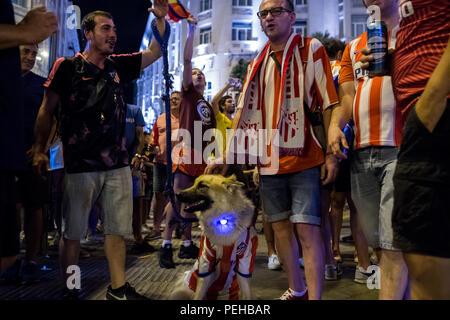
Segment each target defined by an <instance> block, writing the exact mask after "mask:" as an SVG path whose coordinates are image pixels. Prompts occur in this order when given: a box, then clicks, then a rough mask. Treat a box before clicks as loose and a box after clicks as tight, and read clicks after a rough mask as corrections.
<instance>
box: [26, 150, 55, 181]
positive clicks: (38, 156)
mask: <svg viewBox="0 0 450 320" xmlns="http://www.w3.org/2000/svg"><path fill="white" fill-rule="evenodd" d="M30 155H32V159H33V160H32V162H31V165H32V166H33V170H34V171H35V172H36V173H37V174H38V175H39V176H40V177H43V178H44V177H45V172H43V170H42V168H44V167H45V170H46V171H49V170H50V161H49V160H48V157H47V155H46V154H45V153H43V152H40V151H31V153H30Z"/></svg>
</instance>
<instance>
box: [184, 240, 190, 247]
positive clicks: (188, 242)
mask: <svg viewBox="0 0 450 320" xmlns="http://www.w3.org/2000/svg"><path fill="white" fill-rule="evenodd" d="M190 245H191V240H184V241H183V246H185V247H189V246H190Z"/></svg>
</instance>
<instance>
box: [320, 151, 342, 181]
mask: <svg viewBox="0 0 450 320" xmlns="http://www.w3.org/2000/svg"><path fill="white" fill-rule="evenodd" d="M338 168H339V166H338V160H337V159H336V157H335V156H334V155H332V154H329V155H327V156H326V157H325V163H324V164H323V165H322V166H321V168H320V169H321V170H320V171H321V172H320V180H322V185H326V184H329V183H332V182H334V180H336V176H337V173H338Z"/></svg>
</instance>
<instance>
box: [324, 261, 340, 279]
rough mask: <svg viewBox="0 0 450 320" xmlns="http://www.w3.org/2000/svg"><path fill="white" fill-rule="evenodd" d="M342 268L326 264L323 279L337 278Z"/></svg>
mask: <svg viewBox="0 0 450 320" xmlns="http://www.w3.org/2000/svg"><path fill="white" fill-rule="evenodd" d="M342 273H343V271H342V269H341V268H340V267H339V265H337V266H334V265H332V264H326V265H325V280H327V281H333V280H337V279H339V277H340V276H342Z"/></svg>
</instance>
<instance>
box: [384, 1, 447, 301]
mask: <svg viewBox="0 0 450 320" xmlns="http://www.w3.org/2000/svg"><path fill="white" fill-rule="evenodd" d="M399 12H400V14H401V21H400V28H399V30H398V33H397V45H396V49H395V52H394V55H393V58H394V59H393V64H392V83H393V86H394V93H395V99H396V101H397V104H398V106H399V108H400V109H401V111H402V112H403V113H404V114H407V113H409V116H408V121H407V122H406V125H405V129H404V131H403V139H402V144H401V147H400V152H399V154H398V163H397V168H396V170H395V175H394V186H395V189H394V190H395V192H394V211H393V219H392V226H393V229H394V243H395V245H396V246H398V247H399V248H400V249H402V251H403V254H404V259H405V262H406V264H407V266H408V271H409V278H410V281H411V298H412V299H427V300H428V299H438V300H448V299H450V274H449V270H450V232H449V231H450V207H449V205H448V198H449V195H450V100H449V94H450V81H449V79H450V47H449V45H450V42H449V35H450V25H449V21H450V20H449V18H450V7H449V1H448V0H411V1H405V0H403V1H401V2H400V6H399Z"/></svg>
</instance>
